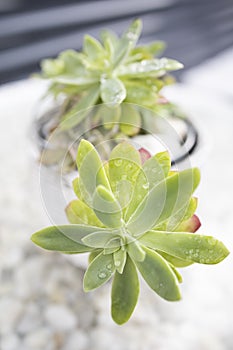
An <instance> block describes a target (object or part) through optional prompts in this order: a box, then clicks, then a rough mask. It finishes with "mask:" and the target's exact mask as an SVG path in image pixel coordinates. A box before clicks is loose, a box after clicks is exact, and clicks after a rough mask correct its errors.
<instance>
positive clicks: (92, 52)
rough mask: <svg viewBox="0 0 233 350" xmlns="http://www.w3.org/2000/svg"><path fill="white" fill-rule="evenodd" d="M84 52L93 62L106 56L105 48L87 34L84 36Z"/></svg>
mask: <svg viewBox="0 0 233 350" xmlns="http://www.w3.org/2000/svg"><path fill="white" fill-rule="evenodd" d="M83 51H84V52H85V54H86V55H87V56H88V58H90V59H92V60H96V59H98V58H99V57H104V56H105V51H104V48H103V46H102V45H101V44H100V42H99V41H98V40H96V39H95V38H93V37H92V36H90V35H87V34H86V35H85V36H84V42H83Z"/></svg>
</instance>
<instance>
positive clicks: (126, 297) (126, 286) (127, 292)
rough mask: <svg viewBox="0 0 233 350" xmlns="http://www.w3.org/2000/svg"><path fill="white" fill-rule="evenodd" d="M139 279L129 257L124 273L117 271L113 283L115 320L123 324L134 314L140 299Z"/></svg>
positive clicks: (113, 316) (112, 310) (112, 309)
mask: <svg viewBox="0 0 233 350" xmlns="http://www.w3.org/2000/svg"><path fill="white" fill-rule="evenodd" d="M138 295H139V281H138V275H137V271H136V268H135V265H134V263H133V262H132V261H131V259H130V258H129V257H128V258H127V262H126V265H125V268H124V271H123V273H122V274H120V273H118V272H116V273H115V276H114V280H113V284H112V296H111V298H112V306H111V313H112V318H113V320H114V321H115V322H116V323H117V324H119V325H121V324H123V323H125V322H127V321H128V320H129V318H130V316H131V315H132V313H133V311H134V308H135V306H136V304H137V301H138Z"/></svg>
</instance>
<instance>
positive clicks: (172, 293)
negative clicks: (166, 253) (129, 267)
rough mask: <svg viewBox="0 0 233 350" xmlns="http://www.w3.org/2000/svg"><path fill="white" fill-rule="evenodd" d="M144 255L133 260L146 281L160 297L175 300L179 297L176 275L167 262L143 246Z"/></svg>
mask: <svg viewBox="0 0 233 350" xmlns="http://www.w3.org/2000/svg"><path fill="white" fill-rule="evenodd" d="M144 249H145V252H146V257H145V259H144V260H143V261H142V262H138V261H137V262H135V263H136V266H137V268H138V269H139V271H140V273H141V275H142V277H143V278H144V280H145V281H146V283H147V284H148V285H149V286H150V287H151V288H152V289H153V290H154V291H155V292H156V293H157V294H158V295H160V296H161V297H162V298H164V299H166V300H169V301H175V300H179V299H180V298H181V295H180V290H179V286H178V281H177V278H176V275H175V274H174V272H173V270H172V268H171V267H170V265H169V263H167V262H166V260H164V259H163V258H162V257H161V255H159V254H158V253H156V252H155V251H153V250H151V249H148V248H144Z"/></svg>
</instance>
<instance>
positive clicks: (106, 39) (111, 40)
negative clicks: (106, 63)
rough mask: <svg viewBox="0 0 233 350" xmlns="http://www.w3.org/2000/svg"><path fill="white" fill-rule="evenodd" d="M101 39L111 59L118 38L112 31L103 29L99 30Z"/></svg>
mask: <svg viewBox="0 0 233 350" xmlns="http://www.w3.org/2000/svg"><path fill="white" fill-rule="evenodd" d="M101 39H102V41H103V45H104V48H105V50H106V51H107V52H108V54H109V59H110V60H112V57H113V55H114V52H115V49H116V46H117V43H118V40H119V39H118V37H117V36H116V34H115V33H114V32H111V31H109V30H103V31H102V32H101Z"/></svg>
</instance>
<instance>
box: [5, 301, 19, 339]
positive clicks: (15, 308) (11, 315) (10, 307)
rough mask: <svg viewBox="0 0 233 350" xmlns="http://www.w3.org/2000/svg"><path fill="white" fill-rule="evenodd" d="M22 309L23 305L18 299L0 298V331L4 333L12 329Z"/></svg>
mask: <svg viewBox="0 0 233 350" xmlns="http://www.w3.org/2000/svg"><path fill="white" fill-rule="evenodd" d="M22 311H23V305H22V303H20V302H19V301H18V300H16V299H13V298H11V297H5V298H2V299H1V300H0V333H2V334H5V333H7V332H11V331H13V330H14V328H15V325H16V323H17V321H18V319H19V317H20V315H21V313H22Z"/></svg>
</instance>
